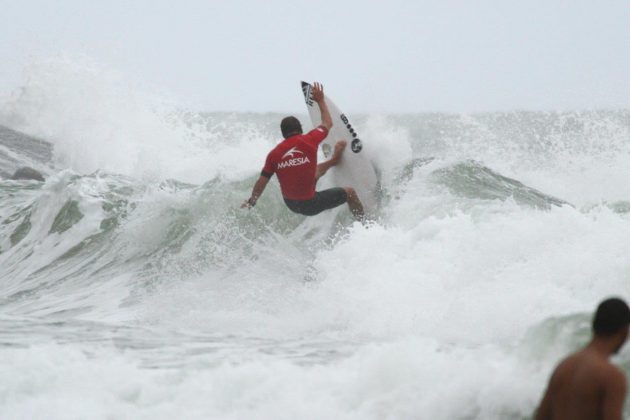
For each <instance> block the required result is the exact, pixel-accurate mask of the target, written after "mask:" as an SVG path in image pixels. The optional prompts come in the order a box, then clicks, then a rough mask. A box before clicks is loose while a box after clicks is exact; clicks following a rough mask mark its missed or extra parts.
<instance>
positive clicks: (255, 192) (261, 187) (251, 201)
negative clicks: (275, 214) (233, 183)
mask: <svg viewBox="0 0 630 420" xmlns="http://www.w3.org/2000/svg"><path fill="white" fill-rule="evenodd" d="M265 175H266V174H265ZM265 175H260V177H258V181H256V183H255V184H254V188H253V189H252V195H251V197H249V198H248V199H247V200H245V202H243V204H241V208H242V209H243V208H248V209H250V208H252V207H254V206H255V205H256V201H258V197H260V196H261V195H262V193H263V191H265V187H266V186H267V183H268V182H269V178H270V177H268V176H265Z"/></svg>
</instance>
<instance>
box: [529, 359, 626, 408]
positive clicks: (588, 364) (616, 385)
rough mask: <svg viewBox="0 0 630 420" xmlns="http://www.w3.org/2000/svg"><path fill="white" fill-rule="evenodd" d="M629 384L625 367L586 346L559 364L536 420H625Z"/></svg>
mask: <svg viewBox="0 0 630 420" xmlns="http://www.w3.org/2000/svg"><path fill="white" fill-rule="evenodd" d="M626 388H627V385H626V377H625V374H624V373H623V371H622V370H621V369H619V368H618V367H617V366H615V365H613V364H612V363H610V362H609V361H608V359H607V358H605V357H601V355H599V354H597V353H595V352H593V351H592V350H590V349H589V348H585V349H583V350H581V351H579V352H577V353H574V354H572V355H570V356H569V357H567V358H566V359H564V360H563V361H562V362H561V363H560V364H559V365H558V366H557V367H556V369H555V370H554V372H553V374H552V376H551V379H550V380H549V385H548V387H547V391H546V393H545V396H544V397H543V400H542V402H541V404H540V407H539V409H538V411H537V413H536V420H556V419H573V420H582V419H584V420H587V419H588V420H591V419H603V420H621V419H622V415H623V401H624V398H625V395H626Z"/></svg>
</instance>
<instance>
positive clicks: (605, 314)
mask: <svg viewBox="0 0 630 420" xmlns="http://www.w3.org/2000/svg"><path fill="white" fill-rule="evenodd" d="M628 325H630V308H628V305H627V304H626V302H624V301H623V300H621V299H619V298H610V299H606V300H605V301H603V302H602V303H600V304H599V306H598V307H597V312H595V317H594V318H593V331H594V332H595V335H613V334H616V333H618V332H619V331H621V329H622V328H624V327H627V326H628Z"/></svg>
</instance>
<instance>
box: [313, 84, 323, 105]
mask: <svg viewBox="0 0 630 420" xmlns="http://www.w3.org/2000/svg"><path fill="white" fill-rule="evenodd" d="M312 95H313V100H314V101H315V102H317V103H320V102H322V101H323V100H324V86H322V84H321V83H317V82H315V83H313V91H312Z"/></svg>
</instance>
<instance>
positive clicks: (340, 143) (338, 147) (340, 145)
mask: <svg viewBox="0 0 630 420" xmlns="http://www.w3.org/2000/svg"><path fill="white" fill-rule="evenodd" d="M347 144H348V142H347V141H345V140H339V141H338V142H337V143H335V153H341V152H342V151H343V149H345V148H346V145H347Z"/></svg>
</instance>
